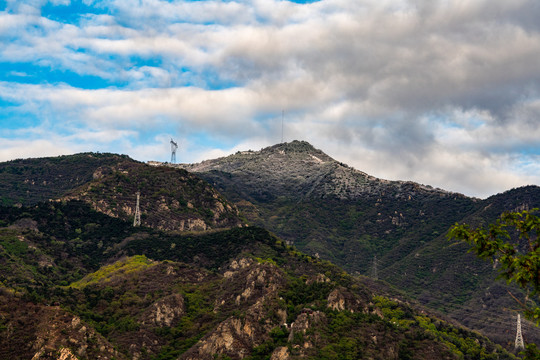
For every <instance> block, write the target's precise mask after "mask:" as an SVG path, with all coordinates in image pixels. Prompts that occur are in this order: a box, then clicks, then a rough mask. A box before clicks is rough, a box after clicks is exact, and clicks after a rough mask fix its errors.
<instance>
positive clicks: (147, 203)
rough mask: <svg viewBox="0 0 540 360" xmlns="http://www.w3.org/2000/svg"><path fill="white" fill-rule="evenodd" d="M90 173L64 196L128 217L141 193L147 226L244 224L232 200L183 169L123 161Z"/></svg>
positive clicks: (185, 227)
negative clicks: (137, 196)
mask: <svg viewBox="0 0 540 360" xmlns="http://www.w3.org/2000/svg"><path fill="white" fill-rule="evenodd" d="M92 178H93V180H92V181H91V182H89V183H87V184H85V185H84V186H82V187H80V188H78V189H75V190H72V191H70V192H69V193H68V194H66V195H65V196H64V197H63V198H62V199H63V200H71V199H76V200H83V201H85V202H87V203H89V204H90V205H91V206H92V207H93V208H94V209H95V210H97V211H99V212H102V213H104V214H107V215H109V216H112V217H117V218H121V219H124V220H131V221H132V219H133V216H134V214H135V208H136V195H135V194H136V193H137V192H140V205H139V208H140V212H141V213H142V218H143V219H142V223H143V225H145V226H148V227H153V228H157V229H160V230H175V231H205V230H210V229H223V228H231V227H237V226H241V225H243V224H242V222H241V220H240V219H239V216H238V209H237V208H236V207H235V206H234V205H232V204H231V203H229V202H228V201H227V200H226V199H225V198H223V197H222V196H221V195H220V194H219V193H218V192H217V191H216V190H215V189H214V188H212V187H211V186H210V185H209V184H208V183H206V182H205V181H204V180H202V179H200V178H198V177H197V176H195V175H193V174H190V173H188V172H187V171H184V170H180V169H172V168H170V167H159V168H157V167H154V166H148V165H145V164H141V163H137V162H133V161H124V162H120V163H118V164H116V165H111V166H102V167H100V168H98V169H97V170H96V171H95V172H94V173H93V176H92ZM148 189H151V190H148Z"/></svg>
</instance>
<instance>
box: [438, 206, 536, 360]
mask: <svg viewBox="0 0 540 360" xmlns="http://www.w3.org/2000/svg"><path fill="white" fill-rule="evenodd" d="M537 213H538V209H533V210H531V211H522V212H506V213H503V214H502V215H501V216H500V218H499V219H497V221H496V222H495V223H493V224H489V225H488V226H487V227H478V228H476V229H471V228H470V226H469V225H467V224H462V225H460V224H455V225H454V226H453V227H452V228H451V229H450V231H449V233H448V238H450V239H457V240H461V241H465V242H467V243H469V244H470V245H471V249H470V250H469V252H473V253H475V254H476V255H477V256H478V257H479V258H481V259H489V260H491V261H492V262H498V263H499V264H500V266H499V273H500V275H499V276H500V277H502V278H504V279H506V280H507V282H508V283H511V282H515V283H516V284H517V285H518V286H520V287H521V288H523V289H524V290H525V291H526V294H527V296H526V300H525V301H524V302H521V301H519V300H518V299H517V298H515V297H514V299H515V300H516V301H517V302H518V303H519V304H520V306H521V307H522V309H523V313H524V315H525V317H526V318H527V319H529V320H531V321H533V322H535V323H536V326H539V325H540V306H539V304H540V301H539V300H540V217H539V216H538V215H536V214H537ZM511 295H512V294H511ZM512 296H513V295H512ZM528 299H531V300H533V299H534V300H536V303H535V302H533V304H531V302H530V301H529V300H528ZM532 345H534V344H532ZM532 345H531V347H529V346H528V348H527V351H528V352H532V353H533V355H532V356H537V355H538V354H540V353H539V352H537V351H538V350H536V348H535V349H533V348H532ZM524 355H525V356H526V358H527V359H528V358H531V359H532V358H535V357H529V355H528V353H525V354H524Z"/></svg>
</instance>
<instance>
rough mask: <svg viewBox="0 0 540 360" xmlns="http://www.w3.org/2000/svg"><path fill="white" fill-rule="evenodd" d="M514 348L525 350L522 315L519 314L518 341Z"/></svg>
mask: <svg viewBox="0 0 540 360" xmlns="http://www.w3.org/2000/svg"><path fill="white" fill-rule="evenodd" d="M514 348H515V349H516V350H519V349H521V350H524V349H525V344H524V343H523V336H522V335H521V315H520V314H518V316H517V331H516V342H515V346H514Z"/></svg>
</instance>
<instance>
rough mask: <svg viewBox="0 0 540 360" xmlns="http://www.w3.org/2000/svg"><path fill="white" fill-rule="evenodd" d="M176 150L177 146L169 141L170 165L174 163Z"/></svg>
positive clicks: (172, 141)
mask: <svg viewBox="0 0 540 360" xmlns="http://www.w3.org/2000/svg"><path fill="white" fill-rule="evenodd" d="M176 149H178V144H177V143H175V142H174V140H173V139H171V164H174V163H176Z"/></svg>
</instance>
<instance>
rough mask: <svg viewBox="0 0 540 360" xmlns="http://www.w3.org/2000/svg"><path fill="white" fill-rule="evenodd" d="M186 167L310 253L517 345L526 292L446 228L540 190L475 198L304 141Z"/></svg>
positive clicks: (531, 332) (513, 206)
mask: <svg viewBox="0 0 540 360" xmlns="http://www.w3.org/2000/svg"><path fill="white" fill-rule="evenodd" d="M181 166H182V167H184V168H186V169H189V170H190V171H195V172H197V173H198V174H199V175H200V176H201V177H203V178H205V179H206V180H207V181H209V182H210V183H212V184H213V185H214V186H216V188H218V189H219V190H220V191H221V192H222V193H223V194H225V195H226V196H227V197H228V198H230V199H231V200H233V201H234V202H235V203H236V204H237V205H238V207H239V208H240V209H241V211H242V212H243V214H244V215H246V216H247V217H248V218H249V220H250V221H251V222H252V223H254V224H259V225H262V226H265V227H267V228H268V229H270V230H272V231H274V232H275V233H277V234H278V235H280V236H282V237H283V238H284V239H286V240H287V241H289V242H290V243H294V244H295V246H297V247H298V248H299V249H301V250H302V251H305V252H307V253H309V254H312V255H315V256H320V257H321V258H324V259H328V260H331V261H332V262H334V263H337V264H339V265H341V266H343V267H344V268H345V269H347V270H349V271H352V272H357V273H361V274H366V275H372V274H373V272H374V271H375V268H376V269H377V270H378V271H377V272H378V276H379V278H381V279H384V280H386V281H388V282H390V283H391V284H393V285H395V286H396V287H398V288H400V289H403V290H405V291H406V292H408V293H409V294H410V295H413V296H414V297H416V298H417V299H418V300H420V301H421V302H423V303H424V304H426V305H428V306H430V307H432V308H434V309H438V310H440V311H443V312H445V313H447V314H450V315H451V316H452V317H453V318H454V319H457V320H458V321H462V322H465V323H466V324H467V325H469V326H470V327H471V328H474V329H477V330H481V331H483V333H484V334H486V335H489V336H490V337H491V338H493V339H495V340H496V341H498V342H499V343H501V344H505V345H506V346H510V345H511V343H512V342H513V340H514V337H515V312H512V311H508V310H507V309H511V308H512V309H513V308H515V301H514V300H513V299H512V297H511V296H510V295H509V294H508V291H512V293H513V294H516V296H522V295H521V292H520V291H519V290H517V289H516V288H515V287H509V286H507V285H505V284H504V283H499V282H497V281H496V280H495V278H496V271H495V270H494V269H493V268H492V267H491V265H490V264H487V263H484V262H482V261H480V260H477V259H476V258H474V256H472V255H471V254H468V253H467V248H466V246H464V245H459V244H452V243H450V242H448V241H447V239H446V237H445V234H446V232H447V230H448V228H449V227H450V226H451V225H453V224H454V223H456V222H458V221H459V222H462V221H465V222H467V223H472V224H480V223H485V222H491V221H494V220H495V218H496V217H497V216H498V215H500V213H502V212H503V211H505V210H519V209H525V208H527V207H529V208H532V207H538V206H540V194H539V192H538V189H539V188H538V187H534V186H532V187H526V188H521V189H515V190H514V191H511V192H509V193H507V194H503V195H501V196H494V197H492V198H490V199H487V200H479V199H473V198H468V197H466V196H463V195H460V194H455V193H450V192H446V191H443V190H440V189H433V188H431V187H429V186H425V185H420V184H416V183H412V182H402V181H386V180H381V179H376V178H374V177H371V176H369V175H367V174H365V173H363V172H360V171H357V170H355V169H353V168H350V167H347V166H346V165H344V164H342V163H339V162H337V161H335V160H333V159H332V158H330V157H329V156H327V155H325V154H324V153H323V152H322V151H320V150H317V149H314V148H313V147H312V146H311V145H309V144H308V143H305V142H299V141H293V142H292V143H286V144H279V145H275V146H272V147H269V148H266V149H262V150H260V151H248V152H240V153H237V154H234V155H231V156H228V157H225V158H220V159H215V160H207V161H203V162H202V163H199V164H190V165H181ZM375 257H376V261H374V259H375ZM375 263H376V265H374V264H375ZM479 314H481V315H479ZM524 326H525V327H526V332H527V334H528V336H529V340H530V341H532V342H538V341H540V333H539V331H538V329H537V328H535V327H533V326H532V325H531V324H529V323H526V324H525V325H524Z"/></svg>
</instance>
